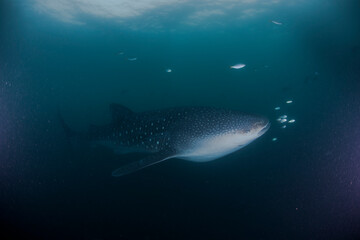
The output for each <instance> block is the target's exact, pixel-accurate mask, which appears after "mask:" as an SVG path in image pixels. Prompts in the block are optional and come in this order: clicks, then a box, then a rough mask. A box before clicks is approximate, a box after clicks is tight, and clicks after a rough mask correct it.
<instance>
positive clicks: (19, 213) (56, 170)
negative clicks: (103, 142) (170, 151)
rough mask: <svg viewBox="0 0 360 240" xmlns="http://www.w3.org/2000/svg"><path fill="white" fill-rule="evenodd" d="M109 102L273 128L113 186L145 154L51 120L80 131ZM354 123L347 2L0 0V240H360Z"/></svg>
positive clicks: (355, 76) (358, 65)
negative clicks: (93, 141)
mask: <svg viewBox="0 0 360 240" xmlns="http://www.w3.org/2000/svg"><path fill="white" fill-rule="evenodd" d="M238 63H243V64H245V65H246V66H245V67H244V68H241V69H232V68H230V66H233V65H235V64H238ZM169 69H171V71H169ZM287 101H292V102H291V103H286V102H287ZM111 103H120V104H123V105H124V106H127V107H129V108H130V109H132V110H134V111H136V112H141V111H148V110H154V109H162V108H167V107H175V106H213V107H220V108H229V109H235V110H240V111H243V112H247V113H255V114H260V115H263V116H266V117H268V118H269V119H270V121H271V123H272V126H271V128H270V130H269V131H268V132H267V133H266V134H265V135H264V136H262V137H261V138H259V139H258V140H256V141H255V142H254V143H252V144H250V145H249V146H247V147H246V148H244V149H241V150H240V151H238V152H236V153H234V154H231V155H229V156H226V157H224V158H221V159H218V160H216V161H212V162H207V163H193V162H187V161H182V160H178V159H172V160H169V161H166V162H163V163H161V164H157V165H155V166H152V167H149V168H147V169H144V170H142V171H139V172H136V173H134V174H131V175H128V176H124V177H121V178H113V177H111V171H112V170H114V169H116V168H118V167H119V165H121V164H120V163H121V162H122V161H124V160H127V161H131V160H136V159H139V158H141V157H142V155H139V154H128V155H120V156H119V155H115V154H114V153H112V152H111V151H109V150H108V149H106V148H101V147H94V146H90V145H88V144H86V143H76V144H74V143H73V142H71V141H69V139H68V138H67V137H66V135H65V132H64V130H63V129H62V127H61V124H60V122H59V119H58V110H59V111H60V112H61V114H62V115H63V118H64V119H65V121H66V122H67V123H68V124H69V125H70V126H71V128H72V129H75V130H77V131H86V130H87V128H88V127H89V125H91V124H106V123H108V122H109V121H110V112H109V104H111ZM276 107H280V110H275V108H276ZM281 115H287V116H288V118H289V119H294V120H295V122H294V123H291V124H290V123H289V124H286V126H287V127H286V128H283V126H284V124H282V123H279V122H278V121H277V119H278V118H279V117H280V116H281ZM359 122H360V2H359V1H355V0H354V1H351V0H341V1H340V0H333V1H330V0H314V1H309V0H308V1H306V0H298V1H285V0H269V1H260V0H239V1H233V0H218V1H207V0H204V1H180V0H169V1H165V0H152V1H151V0H139V1H129V0H122V1H110V0H107V1H105V0H104V1H100V0H89V1H81V0H59V1H50V0H30V1H20V0H13V1H10V0H0V229H1V231H0V235H2V236H3V237H1V238H2V239H5V238H4V237H5V236H7V239H15V238H25V237H26V238H28V239H359V238H360V124H359ZM9 236H10V237H9Z"/></svg>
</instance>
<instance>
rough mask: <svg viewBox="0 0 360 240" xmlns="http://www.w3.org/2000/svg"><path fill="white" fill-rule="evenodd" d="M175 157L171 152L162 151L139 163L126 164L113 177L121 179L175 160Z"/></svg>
mask: <svg viewBox="0 0 360 240" xmlns="http://www.w3.org/2000/svg"><path fill="white" fill-rule="evenodd" d="M173 157H174V155H173V154H171V153H170V152H169V151H162V152H158V153H155V154H152V155H150V156H148V157H146V158H143V159H141V160H139V161H136V162H132V163H129V164H126V165H124V166H122V167H120V168H118V169H116V170H114V171H113V172H112V174H111V175H112V176H113V177H121V176H124V175H127V174H130V173H133V172H136V171H139V170H141V169H143V168H146V167H149V166H151V165H154V164H156V163H160V162H162V161H165V160H167V159H169V158H173Z"/></svg>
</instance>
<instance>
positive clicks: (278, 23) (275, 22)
mask: <svg viewBox="0 0 360 240" xmlns="http://www.w3.org/2000/svg"><path fill="white" fill-rule="evenodd" d="M271 22H272V23H274V24H276V25H282V23H281V22H277V21H271Z"/></svg>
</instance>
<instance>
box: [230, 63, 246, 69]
mask: <svg viewBox="0 0 360 240" xmlns="http://www.w3.org/2000/svg"><path fill="white" fill-rule="evenodd" d="M245 66H246V65H245V64H243V63H239V64H235V65H233V66H230V68H232V69H241V68H243V67H245Z"/></svg>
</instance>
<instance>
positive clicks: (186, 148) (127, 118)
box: [87, 104, 270, 176]
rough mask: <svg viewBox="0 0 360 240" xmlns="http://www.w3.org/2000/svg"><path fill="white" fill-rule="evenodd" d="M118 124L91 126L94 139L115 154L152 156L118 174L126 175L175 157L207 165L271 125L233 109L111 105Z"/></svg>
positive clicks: (115, 122)
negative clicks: (138, 108)
mask: <svg viewBox="0 0 360 240" xmlns="http://www.w3.org/2000/svg"><path fill="white" fill-rule="evenodd" d="M110 110H111V112H112V118H113V119H112V123H110V124H108V125H105V126H91V127H90V129H89V131H88V133H87V137H88V139H89V140H91V141H93V142H96V143H99V144H102V145H105V146H107V147H110V148H112V149H113V150H114V151H115V153H119V154H121V153H127V152H149V153H152V154H151V155H149V157H146V158H145V159H142V160H140V161H137V162H134V163H131V164H128V165H125V166H123V167H121V168H119V169H117V170H115V171H114V172H113V176H122V175H125V174H128V173H131V172H134V171H137V170H139V169H142V168H144V167H147V166H150V165H152V164H155V163H158V162H161V161H164V160H166V159H169V158H181V159H186V160H190V161H197V162H204V161H211V160H214V159H216V158H219V157H222V156H224V155H227V154H229V153H231V152H234V151H236V150H238V149H240V148H242V147H244V146H246V145H247V144H249V143H250V142H252V141H253V140H255V139H256V138H258V137H259V136H261V135H262V134H264V133H265V132H266V131H267V129H268V128H269V126H270V123H269V122H268V121H267V120H266V119H264V118H261V117H257V116H252V115H246V114H242V113H239V112H236V111H232V110H225V109H217V108H207V107H186V108H185V107H184V108H170V109H164V110H157V111H149V112H143V113H134V112H132V111H131V110H129V109H128V108H126V107H123V106H121V105H118V104H111V105H110Z"/></svg>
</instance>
